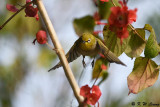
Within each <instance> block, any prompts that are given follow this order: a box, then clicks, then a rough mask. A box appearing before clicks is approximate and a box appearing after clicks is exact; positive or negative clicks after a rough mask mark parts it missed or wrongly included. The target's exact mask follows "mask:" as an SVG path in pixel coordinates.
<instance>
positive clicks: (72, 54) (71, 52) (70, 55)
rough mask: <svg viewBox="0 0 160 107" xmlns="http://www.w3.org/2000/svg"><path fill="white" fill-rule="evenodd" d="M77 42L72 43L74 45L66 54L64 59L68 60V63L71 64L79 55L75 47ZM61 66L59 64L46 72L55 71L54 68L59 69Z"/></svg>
mask: <svg viewBox="0 0 160 107" xmlns="http://www.w3.org/2000/svg"><path fill="white" fill-rule="evenodd" d="M77 42H78V40H77V41H76V42H75V43H74V45H73V46H72V47H71V49H70V50H69V51H68V53H67V54H66V58H67V60H68V63H70V62H72V61H73V60H75V59H77V58H78V57H79V56H80V55H81V54H80V53H79V52H78V51H77V48H76V45H77ZM61 66H62V64H61V62H59V63H58V64H57V65H55V66H54V67H53V68H51V69H50V70H48V71H51V70H55V69H56V68H59V67H61Z"/></svg>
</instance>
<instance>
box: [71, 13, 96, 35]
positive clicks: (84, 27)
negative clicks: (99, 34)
mask: <svg viewBox="0 0 160 107" xmlns="http://www.w3.org/2000/svg"><path fill="white" fill-rule="evenodd" d="M94 26H95V21H94V18H93V17H92V16H89V15H88V16H85V17H82V18H80V19H74V21H73V27H74V30H75V32H76V33H77V35H79V36H81V35H82V34H83V33H84V32H89V33H93V31H94Z"/></svg>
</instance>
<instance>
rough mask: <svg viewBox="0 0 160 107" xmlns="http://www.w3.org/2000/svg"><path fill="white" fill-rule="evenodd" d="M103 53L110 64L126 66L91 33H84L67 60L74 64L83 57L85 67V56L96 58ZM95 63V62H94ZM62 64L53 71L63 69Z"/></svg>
mask: <svg viewBox="0 0 160 107" xmlns="http://www.w3.org/2000/svg"><path fill="white" fill-rule="evenodd" d="M99 53H102V54H103V55H104V56H105V58H106V59H107V60H108V61H109V62H115V63H117V64H121V65H124V66H126V65H125V64H124V63H123V62H122V61H120V60H119V59H118V57H117V56H116V55H114V54H113V53H112V52H111V51H110V50H109V49H108V48H107V47H106V46H105V45H104V44H103V43H102V42H101V40H99V39H98V38H96V37H94V36H93V35H92V34H90V33H83V35H82V36H81V37H79V39H78V40H76V42H75V43H74V45H73V46H72V47H71V49H70V50H69V51H68V53H67V54H66V58H67V60H68V62H69V63H70V62H72V61H73V60H75V59H77V58H78V57H79V56H81V55H83V65H85V62H84V57H85V56H93V57H95V56H96V55H97V54H99ZM93 63H94V62H93ZM61 66H62V65H61V63H60V62H59V63H58V64H57V65H55V66H54V67H53V68H51V69H50V70H49V71H51V70H55V69H56V68H59V67H61Z"/></svg>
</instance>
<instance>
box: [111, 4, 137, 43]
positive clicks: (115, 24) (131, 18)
mask: <svg viewBox="0 0 160 107" xmlns="http://www.w3.org/2000/svg"><path fill="white" fill-rule="evenodd" d="M119 3H120V4H121V7H112V8H111V14H110V16H109V19H108V22H109V25H110V27H109V28H110V30H111V31H113V32H115V33H116V34H117V36H118V37H119V38H120V39H121V43H122V41H123V39H124V38H127V37H128V35H129V33H128V31H127V26H128V25H129V24H131V23H133V22H135V21H136V19H137V15H136V12H137V9H134V10H128V7H127V6H126V3H124V4H123V2H122V1H120V2H119Z"/></svg>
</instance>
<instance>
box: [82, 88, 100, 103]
mask: <svg viewBox="0 0 160 107" xmlns="http://www.w3.org/2000/svg"><path fill="white" fill-rule="evenodd" d="M101 94H102V93H101V91H100V89H99V87H98V86H96V85H94V86H93V88H92V89H91V88H90V87H89V86H88V85H85V86H82V87H81V89H80V95H82V96H83V97H84V98H85V99H86V100H85V101H86V103H87V104H91V105H95V104H96V103H97V102H98V100H99V98H100V96H101Z"/></svg>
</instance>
